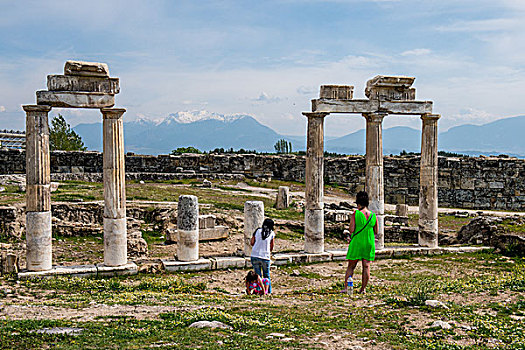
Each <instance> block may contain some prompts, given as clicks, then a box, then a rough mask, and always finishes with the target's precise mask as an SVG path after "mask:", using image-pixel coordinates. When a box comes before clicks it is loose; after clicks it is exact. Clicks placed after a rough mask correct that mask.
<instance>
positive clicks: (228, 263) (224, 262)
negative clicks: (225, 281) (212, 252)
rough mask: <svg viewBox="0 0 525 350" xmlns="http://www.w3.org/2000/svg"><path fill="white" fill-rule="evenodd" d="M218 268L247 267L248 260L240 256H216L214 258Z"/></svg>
mask: <svg viewBox="0 0 525 350" xmlns="http://www.w3.org/2000/svg"><path fill="white" fill-rule="evenodd" d="M212 260H213V261H214V266H215V268H216V269H218V270H220V269H228V268H245V267H246V260H245V258H240V257H216V258H212Z"/></svg>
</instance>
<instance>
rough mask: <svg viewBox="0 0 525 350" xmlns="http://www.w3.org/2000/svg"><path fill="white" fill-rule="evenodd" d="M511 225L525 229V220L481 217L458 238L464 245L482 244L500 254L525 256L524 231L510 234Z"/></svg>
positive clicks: (516, 217)
mask: <svg viewBox="0 0 525 350" xmlns="http://www.w3.org/2000/svg"><path fill="white" fill-rule="evenodd" d="M504 224H506V225H504ZM510 225H512V226H517V227H525V218H524V217H523V216H512V217H504V218H502V217H491V216H479V217H476V218H474V219H472V220H471V221H470V223H468V224H467V225H465V226H463V227H462V228H461V230H460V231H459V233H458V237H457V238H458V241H459V242H460V243H462V244H477V245H480V244H482V245H486V246H491V247H494V248H496V250H497V251H499V252H503V253H510V254H513V255H519V256H525V234H524V233H523V231H522V232H521V233H520V232H510V230H509V228H508V226H510ZM506 226H507V227H506Z"/></svg>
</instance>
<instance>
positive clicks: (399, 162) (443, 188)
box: [0, 150, 525, 211]
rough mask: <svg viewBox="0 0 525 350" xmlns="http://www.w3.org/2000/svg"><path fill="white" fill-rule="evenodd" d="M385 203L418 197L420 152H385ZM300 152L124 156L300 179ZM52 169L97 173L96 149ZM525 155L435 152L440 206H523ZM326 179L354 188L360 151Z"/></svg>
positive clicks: (69, 155) (9, 156)
mask: <svg viewBox="0 0 525 350" xmlns="http://www.w3.org/2000/svg"><path fill="white" fill-rule="evenodd" d="M384 166H385V169H384V174H385V200H386V202H387V203H392V204H396V203H407V204H410V205H418V203H419V157H417V156H404V157H401V156H396V157H385V158H384ZM304 167H305V158H304V157H301V156H293V155H281V156H277V155H254V154H246V155H236V154H225V155H216V154H186V155H181V156H169V155H160V156H147V155H132V154H128V155H127V156H126V172H129V173H187V174H191V173H193V171H195V172H196V173H204V174H206V173H209V174H212V173H213V174H240V175H245V176H249V177H269V176H271V177H272V178H274V179H281V180H291V181H304ZM24 172H25V154H24V152H23V151H20V150H1V151H0V174H12V173H24ZM51 172H52V173H77V174H81V173H101V172H102V155H101V153H98V152H52V154H51ZM524 178H525V160H524V159H516V158H504V157H499V158H495V157H480V158H473V157H462V158H453V157H439V205H440V206H441V207H455V208H470V209H497V210H519V211H523V210H525V182H524V181H523V179H524ZM325 181H327V182H330V183H337V184H339V185H341V186H344V187H346V188H348V190H349V191H350V193H352V194H355V193H356V192H357V191H359V190H361V189H362V188H363V186H364V181H365V160H364V157H362V156H349V157H334V158H326V159H325Z"/></svg>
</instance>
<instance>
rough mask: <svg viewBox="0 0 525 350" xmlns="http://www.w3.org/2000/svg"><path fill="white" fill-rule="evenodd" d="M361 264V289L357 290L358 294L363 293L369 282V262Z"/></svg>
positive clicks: (363, 261)
mask: <svg viewBox="0 0 525 350" xmlns="http://www.w3.org/2000/svg"><path fill="white" fill-rule="evenodd" d="M361 262H362V264H363V275H362V282H361V289H359V293H364V292H365V288H366V286H367V285H368V281H369V280H370V261H368V260H365V259H363V260H361Z"/></svg>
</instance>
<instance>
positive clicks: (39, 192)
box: [23, 105, 52, 271]
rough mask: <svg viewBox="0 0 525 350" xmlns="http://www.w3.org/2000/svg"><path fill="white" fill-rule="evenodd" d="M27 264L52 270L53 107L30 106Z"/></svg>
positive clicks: (27, 125) (27, 108) (28, 127)
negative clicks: (48, 116)
mask: <svg viewBox="0 0 525 350" xmlns="http://www.w3.org/2000/svg"><path fill="white" fill-rule="evenodd" d="M23 109H24V111H25V112H26V241H27V253H26V254H27V255H26V265H27V269H28V270H29V271H44V270H50V269H51V264H52V262H51V259H52V248H51V190H50V183H51V176H50V165H49V124H48V120H47V114H48V113H49V111H50V110H51V107H49V106H36V105H26V106H23Z"/></svg>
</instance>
